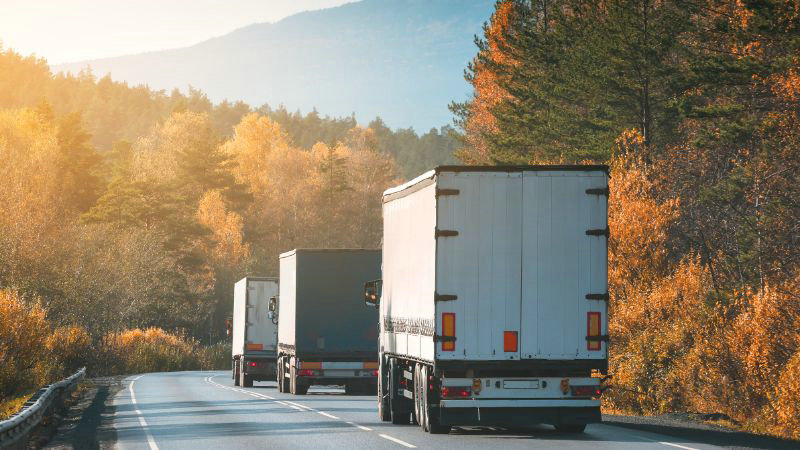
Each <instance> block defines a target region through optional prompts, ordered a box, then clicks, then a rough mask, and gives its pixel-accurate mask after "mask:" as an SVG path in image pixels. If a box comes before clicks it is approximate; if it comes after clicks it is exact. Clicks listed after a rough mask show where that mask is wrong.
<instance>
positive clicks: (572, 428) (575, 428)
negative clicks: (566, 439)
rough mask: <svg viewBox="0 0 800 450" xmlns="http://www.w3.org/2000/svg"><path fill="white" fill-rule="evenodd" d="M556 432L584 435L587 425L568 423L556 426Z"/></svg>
mask: <svg viewBox="0 0 800 450" xmlns="http://www.w3.org/2000/svg"><path fill="white" fill-rule="evenodd" d="M556 430H557V431H560V432H562V433H583V431H584V430H586V424H580V425H579V424H576V423H568V424H561V425H556Z"/></svg>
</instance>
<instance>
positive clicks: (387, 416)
mask: <svg viewBox="0 0 800 450" xmlns="http://www.w3.org/2000/svg"><path fill="white" fill-rule="evenodd" d="M386 372H387V371H386V364H385V363H384V362H383V358H381V360H380V363H379V365H378V417H380V419H381V421H382V422H388V421H390V420H392V412H391V409H389V392H388V390H387V389H386V387H387V386H388V383H387V382H386V380H387V376H386Z"/></svg>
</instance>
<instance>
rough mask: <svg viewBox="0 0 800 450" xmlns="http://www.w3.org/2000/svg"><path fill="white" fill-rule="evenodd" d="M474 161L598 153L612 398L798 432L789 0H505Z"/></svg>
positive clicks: (478, 66)
mask: <svg viewBox="0 0 800 450" xmlns="http://www.w3.org/2000/svg"><path fill="white" fill-rule="evenodd" d="M467 80H468V81H469V82H470V83H471V84H472V86H473V88H474V95H473V97H472V98H471V99H470V100H469V101H468V102H465V103H454V104H453V105H452V106H451V108H452V110H453V111H454V113H455V114H456V116H457V118H458V122H459V125H460V126H461V130H462V131H463V140H462V145H461V149H460V150H459V156H460V157H461V158H462V159H463V160H465V161H468V162H470V163H481V164H527V163H553V162H557V163H565V162H567V163H581V162H585V161H597V162H604V161H608V162H610V163H611V166H612V179H611V186H610V188H611V195H610V198H609V207H610V219H609V225H610V230H611V238H610V241H609V251H610V260H609V282H610V295H611V301H610V330H609V332H610V335H611V347H610V351H609V353H610V364H611V369H610V371H611V373H612V375H613V376H614V378H613V384H614V387H613V388H612V389H611V390H610V391H609V393H608V396H607V399H606V400H607V401H606V402H605V406H606V407H607V408H608V409H609V410H612V411H613V410H621V411H629V412H630V411H634V412H643V413H663V412H674V411H690V412H707V413H710V412H721V413H723V414H725V415H727V416H729V418H730V420H729V423H737V424H740V425H743V426H745V427H747V428H749V429H752V430H756V431H761V432H771V433H777V434H784V435H793V436H795V437H797V436H800V431H799V430H800V421H798V417H800V384H799V383H798V379H797V374H798V373H800V331H799V330H800V251H798V248H799V247H800V202H799V201H798V198H800V182H799V181H800V117H799V116H798V114H799V113H800V2H798V1H796V0H769V1H760V2H752V1H736V2H732V1H722V0H719V1H718V0H702V1H681V0H673V1H661V2H650V1H641V0H636V1H632V0H610V1H601V2H594V1H581V0H577V1H576V0H565V1H559V0H548V1H541V2H540V1H535V2H528V1H516V0H503V1H499V2H497V4H496V10H495V13H494V15H493V16H492V19H491V21H490V23H488V24H487V26H486V27H485V29H484V35H483V37H482V39H480V40H479V41H478V54H477V56H476V58H475V59H474V61H473V63H472V64H471V65H470V67H469V70H468V72H467Z"/></svg>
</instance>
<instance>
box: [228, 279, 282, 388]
mask: <svg viewBox="0 0 800 450" xmlns="http://www.w3.org/2000/svg"><path fill="white" fill-rule="evenodd" d="M276 295H278V279H277V278H274V277H252V276H250V277H245V278H242V279H241V280H239V281H237V282H236V284H235V285H234V287H233V317H232V323H231V334H232V351H231V360H232V369H231V372H232V375H233V384H234V385H236V386H244V387H251V386H253V381H271V380H274V379H275V374H276V373H277V372H276V363H277V344H278V325H277V322H276V321H275V320H274V319H273V318H271V317H270V314H269V302H270V298H272V297H274V296H276Z"/></svg>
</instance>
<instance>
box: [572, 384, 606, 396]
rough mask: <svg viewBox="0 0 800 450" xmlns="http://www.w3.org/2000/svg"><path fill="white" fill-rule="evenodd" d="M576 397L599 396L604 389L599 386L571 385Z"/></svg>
mask: <svg viewBox="0 0 800 450" xmlns="http://www.w3.org/2000/svg"><path fill="white" fill-rule="evenodd" d="M570 389H571V390H572V395H573V396H575V397H599V396H600V395H602V394H603V391H602V390H601V389H600V388H599V387H597V386H570Z"/></svg>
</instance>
